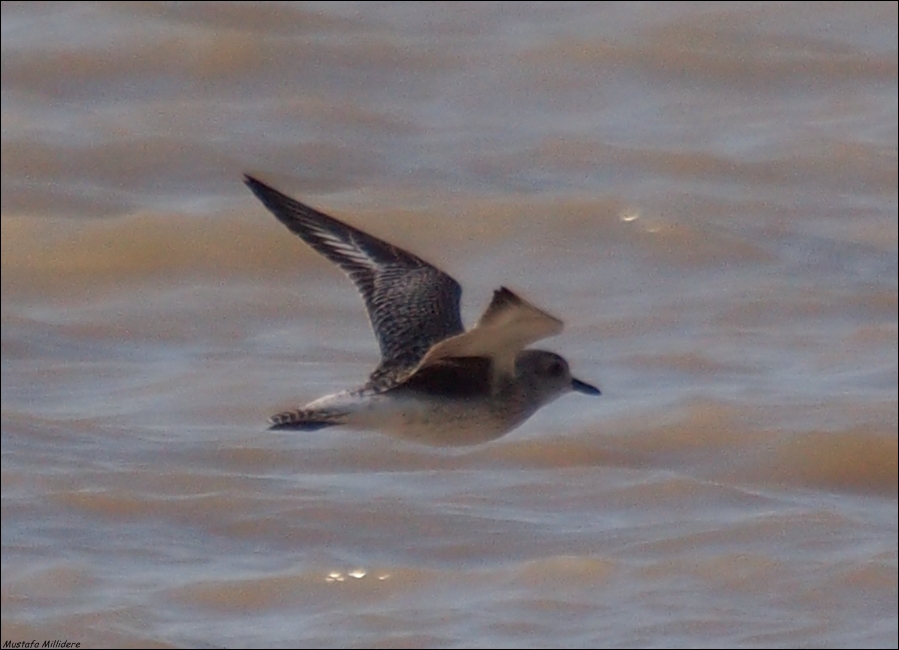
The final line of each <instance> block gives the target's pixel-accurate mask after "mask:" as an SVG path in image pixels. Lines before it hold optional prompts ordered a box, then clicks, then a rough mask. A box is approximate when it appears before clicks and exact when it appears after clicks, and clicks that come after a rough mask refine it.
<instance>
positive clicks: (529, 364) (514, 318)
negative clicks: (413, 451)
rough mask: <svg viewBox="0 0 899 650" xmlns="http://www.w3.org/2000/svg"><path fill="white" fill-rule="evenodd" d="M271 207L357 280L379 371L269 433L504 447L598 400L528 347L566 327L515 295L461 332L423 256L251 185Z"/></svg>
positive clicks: (504, 292) (447, 286)
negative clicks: (553, 414)
mask: <svg viewBox="0 0 899 650" xmlns="http://www.w3.org/2000/svg"><path fill="white" fill-rule="evenodd" d="M244 180H245V183H246V184H247V186H248V187H249V188H250V189H251V190H252V191H253V193H254V194H255V195H256V196H257V197H258V198H259V200H261V201H262V203H263V204H264V205H265V207H266V208H268V209H269V210H270V211H271V212H272V214H274V215H275V216H276V217H277V218H278V220H279V221H280V222H281V223H283V224H284V225H285V226H287V228H288V229H290V230H291V231H292V232H294V233H296V234H297V235H299V236H300V237H301V238H302V239H303V241H305V242H306V243H307V244H309V246H311V247H312V248H313V249H315V250H316V251H318V252H319V253H321V254H322V255H324V256H325V257H326V258H328V259H329V260H331V261H332V262H334V263H335V264H336V265H337V266H339V267H340V268H341V269H343V271H344V272H345V273H346V274H347V275H348V276H349V277H350V279H351V280H352V281H353V282H354V283H355V285H356V288H357V289H358V290H359V293H361V294H362V298H363V300H364V301H365V307H366V309H367V310H368V317H369V320H370V321H371V325H372V329H373V330H374V333H375V337H376V338H377V339H378V344H379V345H380V347H381V363H380V364H379V365H378V367H377V368H375V370H374V372H372V373H371V375H370V376H369V378H368V380H367V381H366V383H365V384H364V385H362V386H361V387H359V388H356V389H352V390H345V391H341V392H339V393H335V394H332V395H326V396H324V397H321V398H319V399H317V400H315V401H312V402H310V403H308V404H306V405H305V406H303V407H301V408H299V409H296V410H293V411H285V412H283V413H278V414H276V415H273V416H272V417H271V418H270V419H269V423H270V424H271V428H272V429H294V430H302V431H314V430H316V429H321V428H323V427H330V426H337V425H346V426H348V427H353V428H359V429H375V430H379V431H381V432H384V433H388V434H392V435H395V436H398V437H401V438H405V439H408V440H413V441H417V442H423V443H427V444H432V445H470V444H477V443H481V442H486V441H488V440H493V439H495V438H499V437H500V436H502V435H503V434H505V433H507V432H508V431H510V430H512V429H514V428H515V427H517V426H518V425H520V424H521V423H522V422H524V421H525V420H527V419H528V418H529V417H530V416H531V415H533V414H534V413H535V412H536V411H537V409H539V408H540V407H541V406H543V405H544V404H548V403H549V402H552V401H553V400H555V399H556V398H558V397H560V396H561V395H563V394H564V393H567V392H569V391H578V392H580V393H585V394H587V395H599V394H600V392H599V389H597V388H596V387H595V386H591V385H590V384H587V383H585V382H583V381H581V380H580V379H575V378H574V377H572V376H571V372H570V371H569V369H568V363H567V362H566V361H565V359H563V358H562V357H560V356H559V355H558V354H555V353H553V352H547V351H544V350H529V349H525V348H526V347H527V346H528V345H530V344H531V343H533V342H535V341H538V340H540V339H542V338H546V337H549V336H554V335H556V334H558V333H559V332H561V331H562V321H560V320H559V319H558V318H555V317H554V316H551V315H550V314H547V313H546V312H545V311H543V310H541V309H538V308H537V307H535V306H534V305H532V304H530V303H529V302H527V301H526V300H524V299H523V298H520V297H519V296H517V295H516V294H515V293H513V292H512V291H510V290H509V289H507V288H505V287H502V288H500V289H498V290H497V291H495V292H494V293H493V300H492V301H491V302H490V305H489V306H488V307H487V310H486V311H485V312H484V314H483V316H481V318H480V319H479V320H478V322H477V324H476V325H475V326H474V327H473V328H472V329H470V330H469V331H467V332H466V331H465V330H464V328H463V327H462V318H461V315H460V312H459V298H460V296H461V295H462V289H461V287H460V286H459V283H458V282H456V281H455V280H454V279H453V278H451V277H450V276H448V275H447V274H446V273H444V272H443V271H441V270H439V269H437V268H435V267H434V266H432V265H430V264H428V263H427V262H425V261H424V260H423V259H421V258H419V257H417V256H415V255H413V254H412V253H409V252H408V251H405V250H403V249H402V248H399V247H397V246H394V245H393V244H389V243H387V242H385V241H382V240H380V239H377V238H376V237H373V236H371V235H369V234H367V233H364V232H362V231H361V230H358V229H356V228H353V227H352V226H349V225H347V224H345V223H343V222H341V221H338V220H337V219H335V218H333V217H329V216H328V215H326V214H323V213H321V212H319V211H318V210H315V209H313V208H311V207H309V206H307V205H304V204H303V203H300V202H299V201H296V200H294V199H292V198H290V197H288V196H286V195H284V194H282V193H281V192H279V191H277V190H275V189H274V188H272V187H269V186H268V185H266V184H265V183H262V182H261V181H258V180H256V179H255V178H253V177H251V176H246V177H245V179H244Z"/></svg>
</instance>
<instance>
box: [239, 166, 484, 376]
mask: <svg viewBox="0 0 899 650" xmlns="http://www.w3.org/2000/svg"><path fill="white" fill-rule="evenodd" d="M244 182H245V183H246V184H247V187H249V188H250V190H252V192H253V194H255V195H256V196H257V197H258V198H259V200H260V201H262V203H263V204H264V205H265V207H266V208H268V209H269V210H270V211H271V213H272V214H274V215H275V217H277V218H278V220H279V221H280V222H281V223H283V224H284V225H285V226H287V227H288V228H289V229H290V230H291V231H292V232H294V233H296V234H297V235H299V236H300V237H301V238H302V239H303V241H305V242H306V243H307V244H309V245H310V246H311V247H312V248H314V249H315V250H316V251H318V252H319V253H321V254H322V255H324V256H325V257H326V258H328V259H329V260H331V261H332V262H334V263H335V264H336V265H337V266H339V267H340V268H341V269H343V271H344V272H345V273H346V274H347V275H348V276H349V278H350V279H351V280H352V281H353V282H354V283H355V285H356V288H357V289H358V290H359V293H361V294H362V298H363V300H364V301H365V307H366V309H367V310H368V318H369V321H370V322H371V326H372V329H373V330H374V333H375V337H376V338H377V340H378V345H379V346H380V348H381V364H380V365H379V366H378V368H377V369H376V370H375V371H374V372H373V373H372V376H371V379H372V381H375V380H376V379H377V378H378V377H381V376H384V375H388V374H393V373H395V372H396V371H402V370H411V369H412V368H414V367H415V366H416V365H417V364H418V362H419V361H420V360H421V359H422V357H423V356H424V355H425V353H426V352H427V351H428V350H429V349H431V347H432V346H434V344H436V343H438V342H440V341H442V340H444V339H446V338H448V337H452V336H455V335H456V334H459V333H461V332H462V331H463V327H462V318H461V316H460V313H459V299H460V297H461V295H462V288H461V287H460V286H459V283H458V282H456V281H455V280H454V279H453V278H451V277H450V276H449V275H447V274H446V273H444V272H443V271H441V270H440V269H438V268H436V267H434V266H432V265H430V264H428V263H427V262H425V261H424V260H422V259H421V258H419V257H417V256H415V255H413V254H412V253H409V252H408V251H405V250H403V249H402V248H399V247H398V246H394V245H393V244H389V243H387V242H385V241H382V240H380V239H378V238H377V237H373V236H372V235H369V234H367V233H364V232H362V231H361V230H358V229H356V228H353V227H352V226H349V225H347V224H345V223H343V222H342V221H338V220H337V219H335V218H334V217H329V216H328V215H326V214H323V213H322V212H319V211H318V210H315V209H313V208H311V207H309V206H307V205H304V204H303V203H300V202H299V201H296V200H295V199H292V198H290V197H289V196H286V195H284V194H282V193H281V192H279V191H278V190H276V189H274V188H272V187H270V186H268V185H266V184H265V183H263V182H262V181H259V180H257V179H255V178H253V177H252V176H249V175H248V176H246V177H245V179H244ZM488 311H489V310H488ZM485 316H486V314H485Z"/></svg>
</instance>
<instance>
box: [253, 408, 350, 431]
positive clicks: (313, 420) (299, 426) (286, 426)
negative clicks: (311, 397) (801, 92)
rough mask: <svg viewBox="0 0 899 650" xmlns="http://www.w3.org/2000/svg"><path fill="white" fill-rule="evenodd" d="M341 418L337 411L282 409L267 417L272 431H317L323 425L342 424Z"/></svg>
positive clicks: (322, 427) (323, 426)
mask: <svg viewBox="0 0 899 650" xmlns="http://www.w3.org/2000/svg"><path fill="white" fill-rule="evenodd" d="M342 422H343V418H342V417H341V414H338V413H333V412H331V413H328V412H323V411H318V410H309V411H303V410H298V411H284V412H282V413H276V414H275V415H273V416H271V417H270V418H269V419H268V423H269V424H270V425H271V426H270V427H269V430H273V431H318V430H319V429H324V428H325V427H333V426H337V425H339V424H342Z"/></svg>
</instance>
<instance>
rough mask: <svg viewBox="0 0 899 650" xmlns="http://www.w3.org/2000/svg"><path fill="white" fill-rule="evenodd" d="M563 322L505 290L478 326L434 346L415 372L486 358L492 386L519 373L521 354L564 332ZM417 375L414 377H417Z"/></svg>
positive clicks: (491, 304) (501, 290)
mask: <svg viewBox="0 0 899 650" xmlns="http://www.w3.org/2000/svg"><path fill="white" fill-rule="evenodd" d="M562 327H563V324H562V321H560V320H559V319H558V318H556V317H555V316H551V315H550V314H548V313H546V312H545V311H543V310H542V309H538V308H537V307H535V306H534V305H532V304H531V303H529V302H528V301H526V300H524V299H523V298H520V297H519V296H517V295H516V294H514V293H512V292H511V291H509V290H508V289H507V288H505V287H502V288H500V289H499V290H497V291H494V292H493V300H492V301H491V302H490V305H489V306H488V307H487V310H486V311H485V312H484V315H483V316H481V318H480V320H479V321H478V323H477V325H475V326H474V327H473V328H472V329H471V330H469V331H467V332H465V333H464V334H458V335H456V336H453V337H450V338H448V339H445V340H443V341H440V342H438V343H436V344H435V345H434V347H432V348H431V349H430V350H428V353H427V354H426V355H425V356H424V357H423V358H422V360H421V361H420V362H419V364H418V367H417V368H416V370H415V373H419V372H422V371H424V370H425V369H427V368H428V367H430V366H432V365H435V364H439V363H441V361H442V360H445V359H448V358H456V357H486V358H488V359H490V361H491V366H490V367H491V385H492V386H496V382H497V380H498V379H500V378H501V377H504V376H512V375H514V374H515V359H516V357H517V356H518V353H519V352H520V351H521V350H523V349H524V348H525V347H527V346H528V345H530V344H531V343H533V342H535V341H539V340H540V339H544V338H546V337H548V336H555V335H556V334H558V333H559V332H561V331H562ZM413 376H414V375H413Z"/></svg>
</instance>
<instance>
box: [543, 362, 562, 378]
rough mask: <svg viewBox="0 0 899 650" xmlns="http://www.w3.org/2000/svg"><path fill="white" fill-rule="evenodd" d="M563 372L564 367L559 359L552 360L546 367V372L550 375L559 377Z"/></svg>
mask: <svg viewBox="0 0 899 650" xmlns="http://www.w3.org/2000/svg"><path fill="white" fill-rule="evenodd" d="M564 373H565V368H564V367H563V366H562V362H561V361H552V362H551V363H550V364H549V366H548V367H547V368H546V374H547V375H549V376H550V377H561V376H562V375H563V374H564Z"/></svg>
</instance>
